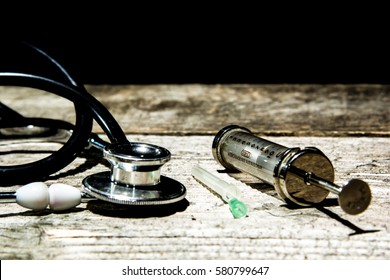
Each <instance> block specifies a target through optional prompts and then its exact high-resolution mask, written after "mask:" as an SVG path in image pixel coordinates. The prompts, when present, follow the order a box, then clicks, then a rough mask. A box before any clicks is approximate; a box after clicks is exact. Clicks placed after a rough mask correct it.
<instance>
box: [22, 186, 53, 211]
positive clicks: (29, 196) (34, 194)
mask: <svg viewBox="0 0 390 280" xmlns="http://www.w3.org/2000/svg"><path fill="white" fill-rule="evenodd" d="M16 202H17V203H18V204H19V205H21V206H23V207H26V208H29V209H32V210H43V209H45V208H46V207H47V205H48V204H49V190H48V188H47V186H46V184H45V183H42V182H33V183H30V184H27V185H24V186H23V187H21V188H19V189H18V190H17V191H16Z"/></svg>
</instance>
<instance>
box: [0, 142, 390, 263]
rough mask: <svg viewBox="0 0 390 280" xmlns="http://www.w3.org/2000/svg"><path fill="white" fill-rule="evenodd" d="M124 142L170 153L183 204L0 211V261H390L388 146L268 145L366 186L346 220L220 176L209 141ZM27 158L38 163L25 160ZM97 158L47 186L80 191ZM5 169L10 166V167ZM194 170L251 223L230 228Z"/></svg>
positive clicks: (236, 177) (170, 171)
mask: <svg viewBox="0 0 390 280" xmlns="http://www.w3.org/2000/svg"><path fill="white" fill-rule="evenodd" d="M129 138H131V139H133V140H134V141H144V142H149V143H154V144H158V145H161V146H164V147H166V148H168V149H169V150H170V151H171V152H172V160H171V161H170V162H168V163H167V164H166V166H164V168H163V174H164V175H166V176H170V177H172V178H174V179H176V180H179V181H180V182H182V183H183V184H184V185H185V186H186V187H187V191H188V193H187V197H186V200H185V201H184V202H182V203H177V204H174V205H171V206H168V207H155V208H153V207H139V208H137V207H123V206H118V207H115V206H114V205H109V204H106V203H99V202H89V203H87V204H86V203H84V204H81V205H80V206H78V207H77V208H76V209H74V210H73V211H69V212H66V213H61V214H55V213H51V212H50V211H43V212H39V213H36V212H32V211H28V210H25V209H23V208H21V207H20V206H17V205H15V204H4V205H0V206H1V207H0V243H1V244H2V246H1V249H0V258H1V259H238V258H240V259H389V258H390V220H389V217H390V202H389V199H388V198H389V195H390V192H389V189H388V184H389V176H390V174H389V173H390V172H389V166H390V158H389V155H390V148H389V145H388V143H389V139H388V138H386V137H375V138H369V137H357V138H356V137H345V138H344V137H342V138H333V137H267V138H268V139H269V140H272V141H275V142H278V143H280V144H283V145H285V146H316V147H318V148H320V149H321V150H322V151H323V152H324V153H325V154H326V155H327V156H328V157H329V158H330V159H331V160H332V162H333V164H334V166H335V169H336V182H343V181H345V180H346V179H348V178H351V177H355V178H360V179H364V180H366V181H367V182H368V183H369V184H370V185H371V188H372V192H373V201H372V204H371V205H370V207H369V209H368V210H367V211H366V212H364V213H363V214H361V215H358V216H349V215H347V214H345V213H343V212H342V210H341V209H340V208H339V207H338V206H335V205H333V202H334V201H333V199H332V198H333V197H332V196H330V198H329V200H328V202H329V205H328V206H326V207H324V209H322V210H320V209H315V208H295V209H291V208H288V207H286V205H285V203H284V202H282V201H281V200H280V199H278V198H277V196H276V194H275V191H274V190H273V189H272V188H271V187H270V186H268V185H265V184H262V183H261V181H260V180H258V179H256V178H253V177H251V176H248V175H244V174H240V173H238V174H227V173H218V170H222V167H221V166H219V165H218V164H217V163H216V162H215V161H214V160H213V159H212V155H211V149H210V146H211V142H212V138H213V137H212V136H181V137H180V136H154V135H149V136H145V135H130V136H129ZM20 156H21V157H23V155H22V154H21V155H20ZM32 156H33V157H35V156H37V155H32V154H29V155H26V157H32ZM95 157H96V155H87V154H86V155H84V157H80V158H78V159H77V160H76V161H75V162H73V163H72V164H71V166H69V167H68V168H67V169H66V170H64V171H62V172H60V173H59V174H57V175H55V176H53V178H52V180H50V181H48V183H51V182H52V181H56V182H63V183H70V184H74V185H77V186H80V183H81V180H82V178H84V177H85V176H86V175H89V174H92V173H95V172H99V171H103V170H106V169H107V167H106V166H105V165H104V163H103V162H102V161H97V162H96V161H95V160H96V158H95ZM3 161H8V162H9V163H11V162H13V161H12V158H8V159H7V160H5V159H3ZM2 164H3V163H2ZM196 164H201V165H202V166H204V167H206V168H207V169H209V170H210V171H212V172H215V173H216V174H218V176H221V178H223V179H225V180H227V181H229V182H231V183H234V184H236V185H237V186H238V187H239V188H240V189H241V191H242V199H243V200H244V201H245V202H246V203H247V204H248V206H249V209H250V210H249V214H248V217H246V218H243V219H233V217H232V215H231V213H230V212H229V210H228V206H227V205H226V204H225V203H223V202H222V200H221V199H220V198H218V197H217V196H216V195H214V194H212V193H211V192H209V191H208V190H207V189H206V188H204V187H203V186H201V185H200V184H199V183H197V182H196V181H195V180H194V179H193V178H192V176H191V174H190V170H191V167H192V166H194V165H196ZM85 167H88V168H87V169H85ZM15 187H16V186H15ZM15 187H10V188H2V190H1V191H6V190H11V189H15Z"/></svg>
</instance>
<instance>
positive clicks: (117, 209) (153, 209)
mask: <svg viewBox="0 0 390 280" xmlns="http://www.w3.org/2000/svg"><path fill="white" fill-rule="evenodd" d="M188 206H189V202H188V200H187V199H182V200H180V201H178V202H175V203H170V204H164V205H136V206H135V205H121V204H114V203H110V202H105V201H102V200H93V201H90V202H88V204H87V210H89V211H91V212H92V213H94V214H97V215H102V216H107V217H116V218H151V217H165V216H170V215H173V214H175V213H177V212H183V211H185V210H186V209H187V207H188Z"/></svg>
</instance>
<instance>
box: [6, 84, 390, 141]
mask: <svg viewBox="0 0 390 280" xmlns="http://www.w3.org/2000/svg"><path fill="white" fill-rule="evenodd" d="M87 88H88V90H89V92H90V93H91V94H93V95H94V96H95V97H97V98H98V99H99V100H100V101H101V102H102V103H103V104H104V105H106V106H107V108H108V109H109V110H110V112H111V113H112V114H113V115H114V116H115V118H116V119H118V121H119V123H120V124H121V126H122V127H123V129H124V130H125V132H126V133H129V134H140V133H142V134H181V135H183V134H214V133H215V132H217V131H218V130H219V129H220V128H221V127H223V126H225V125H226V124H230V123H236V124H239V125H243V126H246V127H248V128H249V129H251V130H252V131H254V132H258V133H262V134H268V135H292V136H294V135H295V136H298V135H313V136H348V135H349V136H354V135H369V136H371V135H373V136H388V135H389V134H390V114H389V109H388V108H389V107H390V86H388V85H288V84H287V85H245V84H243V85H200V84H199V85H197V84H191V85H146V86H145V85H118V86H112V85H107V86H92V85H90V86H88V87H87ZM0 94H1V100H2V101H3V102H5V103H6V104H8V105H10V106H11V105H12V108H15V109H16V110H17V111H18V112H21V113H23V114H25V115H33V116H36V115H37V114H38V115H40V116H46V117H53V116H54V117H58V118H61V119H65V120H73V119H74V116H73V108H72V104H71V103H70V102H68V101H64V100H63V99H60V98H58V97H55V96H53V95H47V94H45V93H43V92H39V91H34V92H33V91H32V90H31V89H24V88H22V89H20V88H15V87H10V88H4V87H3V88H1V90H0ZM95 131H96V132H102V131H101V129H100V128H99V127H98V126H95Z"/></svg>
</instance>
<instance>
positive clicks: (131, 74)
mask: <svg viewBox="0 0 390 280" xmlns="http://www.w3.org/2000/svg"><path fill="white" fill-rule="evenodd" d="M30 42H31V43H33V44H35V45H37V46H39V47H40V48H42V49H43V50H46V51H47V52H48V53H49V54H51V55H52V56H53V57H55V58H57V59H58V60H59V61H61V62H62V63H64V64H65V65H67V67H69V68H71V69H72V71H73V72H75V73H77V75H78V76H79V77H80V78H81V80H82V81H83V82H84V83H89V84H154V83H178V84H181V83H211V84H213V83H265V84H267V83H320V84H329V83H380V84H387V83H389V81H390V79H389V71H388V68H389V62H390V61H389V56H388V53H387V51H386V50H384V49H383V48H381V47H378V48H377V49H375V48H373V47H372V46H370V47H365V46H364V45H362V44H361V45H357V44H358V42H355V41H351V42H343V43H340V41H338V40H336V41H331V42H329V41H328V42H325V41H323V40H321V39H318V40H300V41H299V40H298V42H296V41H294V40H288V39H286V40H278V41H273V42H272V41H269V40H265V41H263V40H261V39H260V38H255V37H252V38H240V39H238V38H234V39H233V38H219V39H214V40H210V39H207V38H205V39H202V38H201V37H197V38H191V37H190V36H184V37H181V38H179V37H175V36H174V37H169V36H164V37H163V38H161V37H160V38H158V37H156V38H153V37H152V38H143V39H142V38H141V39H140V38H134V39H133V40H132V39H131V38H128V39H108V40H106V41H102V40H100V39H89V40H87V39H84V40H77V41H71V40H65V39H56V40H45V39H38V40H37V39H35V40H34V39H32V40H30Z"/></svg>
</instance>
